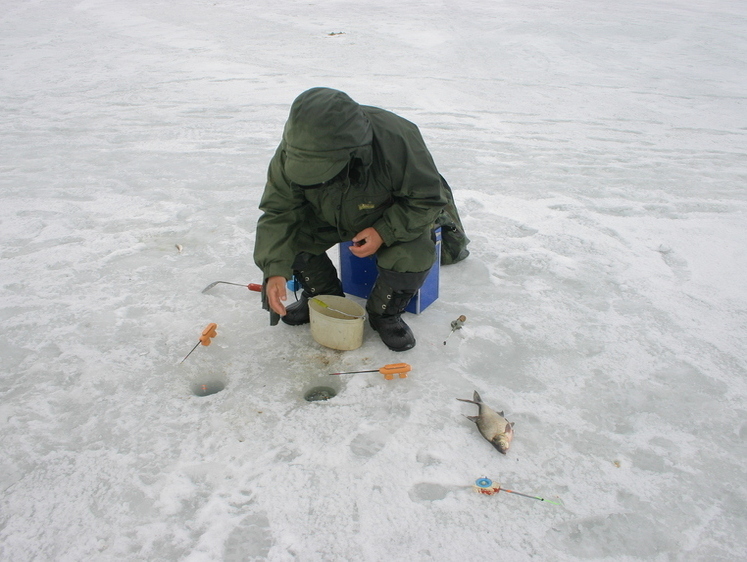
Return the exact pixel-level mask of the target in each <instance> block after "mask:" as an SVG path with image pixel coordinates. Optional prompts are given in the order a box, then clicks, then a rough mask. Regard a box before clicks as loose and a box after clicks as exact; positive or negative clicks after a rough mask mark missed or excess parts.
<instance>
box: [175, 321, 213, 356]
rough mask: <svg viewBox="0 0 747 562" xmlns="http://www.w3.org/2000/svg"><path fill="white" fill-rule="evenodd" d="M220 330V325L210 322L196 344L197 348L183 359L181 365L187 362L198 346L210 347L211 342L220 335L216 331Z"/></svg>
mask: <svg viewBox="0 0 747 562" xmlns="http://www.w3.org/2000/svg"><path fill="white" fill-rule="evenodd" d="M217 328H218V324H216V323H215V322H210V324H208V325H207V326H205V329H204V330H203V331H202V335H201V336H200V340H199V341H198V342H197V343H196V344H195V346H194V347H193V348H192V350H191V351H190V352H189V353H187V355H186V356H185V357H184V359H182V360H181V361H180V362H179V364H180V365H181V364H182V363H184V362H185V361H186V360H187V357H189V356H190V355H192V351H194V350H195V349H197V346H198V345H200V344H202V345H210V340H212V339H213V338H214V337H215V336H217V335H218V332H217V331H216V329H217Z"/></svg>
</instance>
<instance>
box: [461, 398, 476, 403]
mask: <svg viewBox="0 0 747 562" xmlns="http://www.w3.org/2000/svg"><path fill="white" fill-rule="evenodd" d="M457 400H460V401H462V402H469V403H470V404H479V402H475V401H474V400H467V399H466V398H457Z"/></svg>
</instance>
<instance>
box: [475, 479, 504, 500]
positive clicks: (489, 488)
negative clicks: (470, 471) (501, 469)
mask: <svg viewBox="0 0 747 562" xmlns="http://www.w3.org/2000/svg"><path fill="white" fill-rule="evenodd" d="M472 487H473V488H474V489H475V491H476V492H479V493H480V494H485V495H488V496H492V495H493V494H497V493H498V492H500V491H501V485H500V484H498V485H497V486H494V485H493V481H492V480H491V479H490V478H487V477H482V478H478V479H477V480H475V484H474V486H472Z"/></svg>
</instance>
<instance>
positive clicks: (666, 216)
mask: <svg viewBox="0 0 747 562" xmlns="http://www.w3.org/2000/svg"><path fill="white" fill-rule="evenodd" d="M745 61H747V4H745V3H744V2H738V1H733V0H712V1H710V2H696V1H694V0H681V1H679V2H671V1H666V0H647V1H645V2H644V1H636V0H622V1H615V2H613V1H610V0H596V1H592V0H578V1H574V2H559V1H553V0H507V1H503V2H497V1H488V0H458V1H457V0H450V1H441V2H436V1H430V2H424V1H412V2H401V1H394V0H380V1H378V2H373V3H371V2H368V1H364V0H348V1H345V2H343V1H333V0H327V1H324V2H321V1H317V0H304V1H295V0H289V1H286V2H270V1H268V0H253V1H252V2H244V1H241V0H211V1H206V0H186V1H184V2H175V1H173V2H169V1H156V2H154V1H152V0H151V1H145V0H128V1H124V0H82V1H77V0H75V1H71V0H55V1H51V0H37V1H34V2H31V1H26V2H9V1H6V2H3V3H2V7H0V105H1V106H2V110H1V111H0V147H1V148H0V189H1V192H0V193H1V194H2V206H0V236H1V240H2V246H1V248H0V252H1V253H0V296H1V299H0V322H1V324H2V338H0V376H1V377H2V379H1V380H2V384H1V386H0V396H1V397H2V401H1V402H0V427H1V428H2V440H1V441H0V559H2V560H8V561H14V562H19V561H25V560H64V561H80V560H112V561H113V560H188V561H208V560H264V559H266V560H272V561H284V560H305V561H306V560H308V561H311V560H334V561H337V560H340V561H343V560H363V561H380V560H507V561H516V560H528V559H540V560H543V559H546V560H561V561H565V560H578V559H594V560H604V559H608V560H709V561H710V560H744V559H745V558H747V541H746V539H745V536H747V508H746V507H745V505H747V503H746V502H747V485H746V484H745V483H746V482H747V470H746V469H745V460H746V453H747V403H746V402H745V397H746V396H747V382H746V381H747V377H746V375H747V362H746V360H745V350H747V283H746V282H745V274H747V250H745V249H746V248H747V228H746V227H747V220H746V215H745V213H746V212H747V193H746V190H745V185H746V184H747V105H746V101H747V94H746V92H747V62H745ZM320 85H321V86H330V87H335V88H339V89H342V90H344V91H346V92H347V93H349V94H350V95H351V96H352V97H353V98H354V99H356V100H357V101H359V102H360V103H363V104H368V105H376V106H380V107H385V108H387V109H390V110H393V111H395V112H397V113H399V114H401V115H403V116H404V117H406V118H408V119H410V120H412V121H414V122H415V123H417V124H418V125H419V126H420V127H421V130H422V133H423V136H424V137H425V139H426V142H427V143H428V145H429V147H430V148H431V151H432V153H433V155H434V158H435V159H436V162H437V164H438V165H439V168H440V170H441V172H442V173H443V174H444V176H445V177H446V178H447V179H448V180H449V182H450V183H451V185H452V187H453V188H454V191H455V196H456V199H457V202H458V204H459V206H460V209H461V212H462V217H463V220H464V223H465V225H466V227H467V229H468V234H469V236H470V237H471V239H472V245H471V247H470V249H471V251H472V255H471V257H470V258H469V259H468V260H467V261H465V262H463V263H461V264H458V265H454V266H449V267H444V268H442V270H441V280H442V284H441V294H440V298H439V300H438V301H437V302H436V303H434V304H433V305H432V306H431V307H430V308H428V309H427V310H426V311H425V312H424V313H423V314H422V315H420V316H417V317H415V316H412V315H408V317H407V319H408V321H409V323H410V324H411V326H412V327H413V329H414V331H415V333H416V336H417V337H418V345H417V347H416V348H415V349H414V350H412V351H410V352H407V353H405V354H394V353H391V352H388V351H387V350H386V348H385V347H384V346H383V345H382V344H381V342H380V341H379V340H378V337H377V336H376V334H374V333H373V332H372V331H371V330H370V328H368V327H367V328H366V334H365V341H364V345H363V346H362V347H361V348H360V349H358V350H356V351H351V352H336V351H333V350H330V349H326V348H322V347H320V346H319V345H318V344H316V343H315V342H314V341H313V339H312V338H311V336H310V333H309V331H308V328H306V327H301V328H290V327H288V326H285V325H282V324H281V325H279V326H277V327H274V328H270V326H269V319H268V315H267V313H266V312H264V311H262V310H261V308H260V304H259V296H258V294H257V293H252V292H249V291H247V290H246V289H242V288H240V287H232V286H228V285H219V286H217V287H215V288H214V289H213V290H212V291H210V292H209V293H208V294H202V293H201V292H200V291H201V290H202V289H203V287H205V286H206V285H207V284H209V283H211V282H212V281H216V280H225V281H231V282H240V283H250V282H254V283H256V282H261V279H260V273H259V271H258V270H257V268H256V267H255V266H254V264H253V261H252V248H253V244H254V232H255V225H256V221H257V218H258V216H259V212H258V209H257V204H258V201H259V197H260V195H261V192H262V188H263V186H264V178H265V173H266V168H267V164H268V162H269V160H270V158H271V156H272V154H273V152H274V149H275V147H276V146H277V143H278V142H279V140H280V136H281V132H282V127H283V124H284V121H285V119H286V117H287V113H288V109H289V106H290V103H291V102H292V101H293V99H294V98H295V97H296V96H297V95H298V94H299V93H301V92H302V91H303V90H305V89H307V88H309V87H313V86H320ZM177 244H178V245H180V246H182V247H183V250H182V251H181V252H179V251H178V250H177V247H176V245H177ZM460 314H464V315H466V316H467V322H466V324H465V326H464V328H463V329H462V330H460V331H458V332H457V333H455V334H454V335H453V336H452V337H451V338H450V339H449V341H448V345H446V346H444V345H443V340H444V338H445V337H446V336H447V335H448V332H449V328H450V322H451V321H452V320H454V319H456V318H457V317H458V316H459V315H460ZM208 322H216V323H217V324H218V336H217V337H216V338H215V340H214V341H213V344H212V345H211V346H210V347H203V346H200V347H199V348H198V349H197V350H195V352H194V353H193V354H192V356H190V358H189V359H188V360H187V361H186V362H184V363H183V364H182V365H179V361H181V359H182V358H183V357H184V355H186V353H187V352H188V351H189V350H190V349H191V347H192V346H193V345H194V344H195V343H196V342H197V338H198V336H199V334H200V331H201V330H202V329H203V327H204V326H205V325H206V324H207V323H208ZM401 361H406V362H408V363H410V364H411V365H412V367H413V370H412V372H411V374H410V376H409V378H407V379H406V380H399V379H395V380H393V381H385V380H383V378H382V377H381V376H380V375H378V374H371V375H355V376H347V377H329V376H328V375H327V373H330V372H335V371H340V370H355V369H368V368H376V367H379V366H382V365H384V364H386V363H394V362H401ZM331 379H334V380H331ZM212 382H221V383H223V384H225V385H226V386H225V389H224V390H223V391H221V392H219V393H217V394H213V395H211V396H207V397H199V396H196V395H195V394H194V392H193V387H194V385H196V384H208V383H212ZM317 384H324V385H331V386H335V388H336V389H337V390H338V395H337V396H336V397H335V398H333V399H332V400H329V401H327V402H317V403H308V402H305V401H304V400H303V398H302V396H303V393H304V391H305V390H307V389H309V388H310V387H312V386H314V385H317ZM473 390H478V391H479V392H480V394H481V395H482V397H483V399H484V400H485V402H486V403H487V404H488V405H490V406H491V407H493V408H494V409H496V410H505V415H506V417H507V418H508V419H509V420H511V421H513V422H515V424H516V426H515V434H516V435H515V439H514V442H513V444H512V448H511V450H510V451H509V453H508V455H507V456H502V455H500V454H499V453H498V452H497V451H496V450H495V449H493V448H492V447H491V446H490V445H489V444H488V443H487V442H486V441H484V440H483V439H482V437H481V436H480V435H479V434H478V433H477V430H476V428H475V426H474V424H473V423H471V422H470V421H469V420H467V419H465V417H464V416H465V415H474V414H475V407H474V406H472V405H470V404H464V403H462V402H458V401H457V400H456V398H469V397H471V395H472V392H473ZM481 476H488V477H490V478H492V479H493V480H495V481H499V482H501V483H503V484H504V485H505V486H506V487H509V488H511V489H514V490H517V491H520V492H523V493H527V494H531V495H538V496H542V497H545V498H547V499H549V500H553V501H560V502H562V504H563V505H562V506H555V505H551V504H548V503H542V502H539V501H535V500H531V499H527V498H522V497H520V496H516V495H511V494H506V493H502V494H498V495H497V496H484V495H480V494H476V493H474V492H473V491H472V490H471V489H470V486H471V485H472V484H473V483H474V481H475V480H476V479H477V478H479V477H481Z"/></svg>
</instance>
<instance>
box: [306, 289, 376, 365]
mask: <svg viewBox="0 0 747 562" xmlns="http://www.w3.org/2000/svg"><path fill="white" fill-rule="evenodd" d="M309 300H310V301H314V302H315V303H316V304H318V305H319V306H321V307H322V308H326V309H327V310H331V311H332V312H336V313H338V314H342V315H344V316H350V317H351V318H363V316H362V315H360V314H350V313H348V312H343V311H342V310H337V309H336V308H332V307H331V306H329V305H328V304H327V303H326V302H324V301H323V300H322V299H318V298H316V297H311V298H310V299H309ZM374 372H376V371H374ZM335 374H339V373H335Z"/></svg>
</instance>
